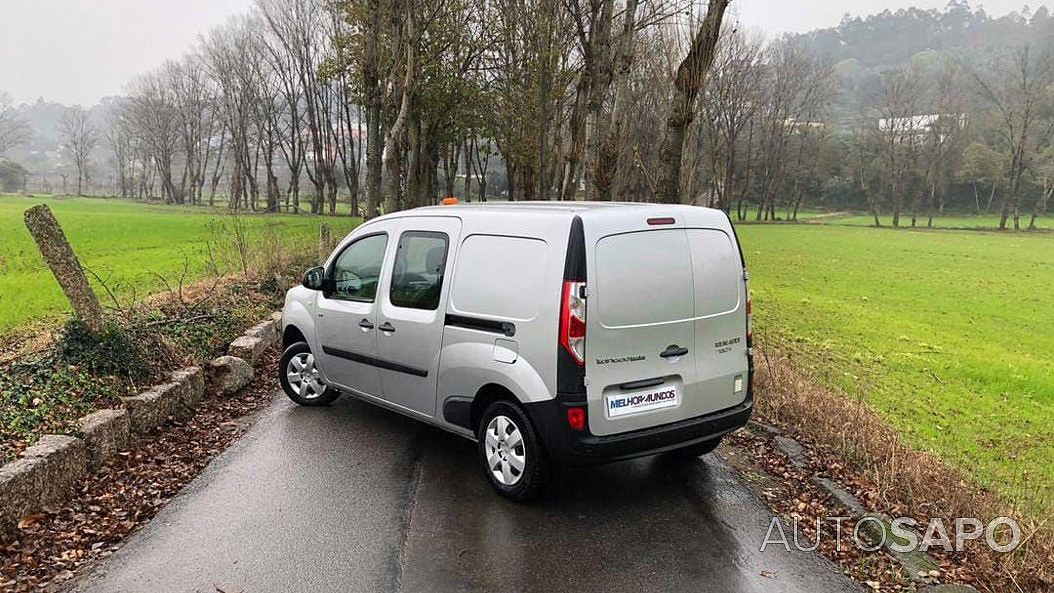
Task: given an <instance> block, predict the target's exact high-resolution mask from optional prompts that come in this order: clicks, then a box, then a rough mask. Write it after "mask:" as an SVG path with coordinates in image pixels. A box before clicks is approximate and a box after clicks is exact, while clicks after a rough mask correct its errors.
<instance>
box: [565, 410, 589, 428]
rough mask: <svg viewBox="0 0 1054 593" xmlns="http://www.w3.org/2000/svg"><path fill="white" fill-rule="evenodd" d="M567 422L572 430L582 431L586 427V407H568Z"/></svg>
mask: <svg viewBox="0 0 1054 593" xmlns="http://www.w3.org/2000/svg"><path fill="white" fill-rule="evenodd" d="M567 424H568V426H570V427H571V430H575V431H578V432H581V431H583V430H585V429H586V409H585V408H567Z"/></svg>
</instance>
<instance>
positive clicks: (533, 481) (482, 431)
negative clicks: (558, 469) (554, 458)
mask: <svg viewBox="0 0 1054 593" xmlns="http://www.w3.org/2000/svg"><path fill="white" fill-rule="evenodd" d="M476 438H477V439H478V440H479V460H480V464H481V465H482V466H483V473H484V475H486V476H487V480H488V481H489V482H490V485H491V486H492V487H493V488H494V489H495V490H497V491H498V493H499V494H501V495H502V496H504V497H506V498H508V499H511V500H514V501H516V502H529V501H532V500H537V499H538V498H539V497H540V496H541V495H542V494H543V493H544V492H545V489H546V487H547V486H548V485H549V480H550V476H551V465H552V464H551V462H550V460H549V458H548V456H547V455H546V452H545V450H544V449H543V448H542V444H541V441H539V440H538V433H537V432H536V431H535V430H534V425H532V424H531V420H530V418H528V417H527V414H525V413H524V412H523V410H521V409H520V408H519V407H518V406H516V405H514V404H512V403H509V402H505V401H497V402H494V403H492V404H491V405H490V406H489V407H488V408H487V409H486V411H484V412H483V416H482V417H481V418H480V422H479V426H478V427H477V430H476Z"/></svg>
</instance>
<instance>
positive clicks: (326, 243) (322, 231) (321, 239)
mask: <svg viewBox="0 0 1054 593" xmlns="http://www.w3.org/2000/svg"><path fill="white" fill-rule="evenodd" d="M331 245H332V243H331V242H330V237H329V223H326V222H323V223H322V224H321V225H320V226H319V227H318V261H319V263H321V262H324V261H326V258H327V257H329V252H330V250H331V249H333V248H332V247H331Z"/></svg>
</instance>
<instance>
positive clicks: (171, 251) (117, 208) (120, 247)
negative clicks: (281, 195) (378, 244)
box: [0, 196, 358, 335]
mask: <svg viewBox="0 0 1054 593" xmlns="http://www.w3.org/2000/svg"><path fill="white" fill-rule="evenodd" d="M39 203H46V204H48V206H49V207H50V208H51V210H52V211H53V212H54V213H55V217H56V218H57V219H58V221H59V223H60V224H61V225H62V227H63V230H64V231H65V232H66V235H67V236H68V238H69V240H70V243H71V244H72V245H73V248H74V249H75V250H76V252H77V254H78V257H79V258H80V260H81V264H82V265H84V266H85V267H86V268H88V269H90V270H91V271H92V272H94V273H95V274H97V275H98V276H99V277H101V278H103V279H105V280H106V283H107V285H108V286H110V287H111V288H112V289H114V288H115V289H116V291H117V293H118V294H119V296H120V297H121V298H128V297H130V296H131V295H132V294H133V293H134V294H135V295H137V296H140V297H142V296H146V295H147V294H149V293H151V292H155V291H157V290H160V289H163V288H164V287H165V282H164V281H162V280H161V278H165V279H166V280H167V282H168V283H170V284H171V285H173V286H175V285H176V284H177V283H178V282H179V280H180V277H181V276H182V275H183V271H184V263H186V264H187V265H188V268H187V277H186V280H187V281H193V280H196V279H200V278H202V277H204V276H205V275H206V274H208V273H210V272H211V271H212V270H211V268H212V267H213V265H214V264H215V265H216V266H217V267H219V268H220V269H221V271H232V270H233V269H237V267H238V266H237V262H236V261H232V258H231V257H229V256H230V252H231V251H232V249H231V243H232V239H233V237H234V236H235V235H236V234H235V233H234V232H232V231H233V228H234V227H238V228H242V229H244V231H245V232H244V236H246V237H247V238H248V241H250V242H254V244H256V245H259V244H260V242H263V241H281V242H282V244H283V245H286V246H287V247H288V246H295V247H294V248H296V249H304V250H308V251H310V250H313V249H317V247H316V246H317V237H318V228H319V223H320V221H321V220H322V219H320V218H318V217H312V216H306V215H305V216H271V215H268V216H251V215H245V216H241V217H239V218H237V219H234V218H232V217H230V216H227V215H223V214H222V213H220V212H219V211H214V210H207V209H203V208H192V207H183V208H179V207H172V206H145V205H143V204H137V203H133V202H128V201H122V200H103V199H97V198H64V199H56V198H28V197H20V196H0V335H2V334H4V333H7V332H9V331H10V330H12V329H13V328H17V327H18V326H20V325H23V324H24V323H25V322H27V321H30V320H35V319H40V318H44V317H50V316H54V315H57V314H59V313H62V312H64V311H66V310H67V304H66V301H65V299H64V297H63V295H62V292H61V290H60V289H59V286H58V284H57V283H56V282H55V280H54V278H53V277H52V276H51V272H50V271H48V269H47V268H46V267H45V266H44V262H43V260H42V259H41V256H40V253H39V251H37V248H36V245H35V244H34V243H33V239H32V237H30V235H29V232H28V231H27V230H26V227H25V224H24V223H23V221H22V214H23V212H24V211H25V210H26V209H27V208H30V207H31V206H34V205H36V204H39ZM325 222H328V223H329V224H330V225H331V227H332V229H333V236H334V237H339V236H342V235H343V233H346V232H347V231H349V230H350V229H351V228H353V227H354V226H355V225H356V224H357V223H358V220H357V219H352V218H326V219H325ZM210 252H211V254H212V255H211V256H210ZM100 294H102V293H100Z"/></svg>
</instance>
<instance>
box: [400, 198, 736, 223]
mask: <svg viewBox="0 0 1054 593" xmlns="http://www.w3.org/2000/svg"><path fill="white" fill-rule="evenodd" d="M612 210H650V211H653V212H656V213H657V214H662V213H673V212H683V211H685V210H690V211H691V212H693V213H694V214H696V215H697V216H698V215H703V216H707V215H709V216H717V217H719V218H720V219H721V220H725V214H724V212H721V211H720V210H715V209H712V208H702V207H697V206H685V205H680V204H653V203H644V202H542V201H536V202H530V201H524V202H501V201H490V202H472V203H461V204H454V205H450V206H423V207H420V208H414V209H412V210H402V211H400V212H394V213H392V214H390V215H387V216H384V217H383V218H395V217H400V216H449V215H451V214H456V215H458V216H462V215H465V214H470V213H479V214H482V213H486V214H488V215H491V214H520V215H522V214H525V213H531V214H543V213H547V214H563V215H567V216H572V215H575V214H581V213H586V212H602V211H608V212H610V211H612Z"/></svg>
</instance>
